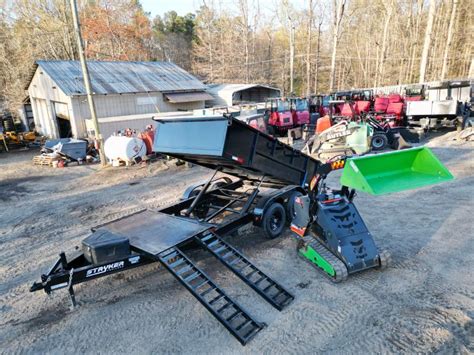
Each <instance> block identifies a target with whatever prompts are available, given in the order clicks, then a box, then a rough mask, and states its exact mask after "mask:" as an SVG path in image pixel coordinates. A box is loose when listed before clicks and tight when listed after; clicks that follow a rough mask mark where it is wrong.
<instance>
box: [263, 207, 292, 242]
mask: <svg viewBox="0 0 474 355" xmlns="http://www.w3.org/2000/svg"><path fill="white" fill-rule="evenodd" d="M285 223H286V211H285V208H284V207H283V205H282V204H281V203H279V202H274V203H273V204H271V205H270V206H269V207H268V208H267V209H266V211H265V213H264V214H263V219H262V227H263V232H264V233H265V236H266V237H267V238H268V239H275V238H277V237H278V236H280V234H281V233H282V232H283V229H284V228H285Z"/></svg>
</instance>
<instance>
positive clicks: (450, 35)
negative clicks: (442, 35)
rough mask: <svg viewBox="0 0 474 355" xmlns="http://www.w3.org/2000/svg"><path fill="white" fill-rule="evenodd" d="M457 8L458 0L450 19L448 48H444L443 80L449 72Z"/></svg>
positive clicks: (455, 0)
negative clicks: (449, 57) (449, 58)
mask: <svg viewBox="0 0 474 355" xmlns="http://www.w3.org/2000/svg"><path fill="white" fill-rule="evenodd" d="M457 6H458V0H453V5H452V8H451V17H450V19H449V27H448V35H447V40H446V47H444V56H443V68H442V69H441V80H443V79H444V78H445V77H446V73H447V72H448V55H449V49H450V48H451V43H452V41H453V32H454V25H455V23H456V9H457Z"/></svg>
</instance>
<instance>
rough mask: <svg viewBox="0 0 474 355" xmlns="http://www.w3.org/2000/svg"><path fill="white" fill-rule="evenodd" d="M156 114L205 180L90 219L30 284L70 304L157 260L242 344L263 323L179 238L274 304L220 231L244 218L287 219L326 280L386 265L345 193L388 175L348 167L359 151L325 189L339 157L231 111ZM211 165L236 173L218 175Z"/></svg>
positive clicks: (158, 143)
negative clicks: (69, 253) (136, 207)
mask: <svg viewBox="0 0 474 355" xmlns="http://www.w3.org/2000/svg"><path fill="white" fill-rule="evenodd" d="M157 122H158V127H157V134H156V136H155V142H154V150H155V151H156V152H160V153H163V154H167V155H170V156H173V157H176V158H178V159H181V160H184V161H188V162H190V163H193V164H198V165H201V166H204V167H207V168H210V169H213V170H214V171H215V172H214V174H213V176H212V177H211V178H210V179H209V180H208V181H207V182H206V183H204V184H198V185H193V186H190V187H189V188H188V189H187V190H186V191H185V193H184V196H183V199H182V200H181V201H180V202H178V203H175V204H172V205H170V206H167V207H165V208H162V209H160V210H156V211H154V210H143V211H140V212H137V213H135V214H132V215H130V216H126V217H123V218H120V219H118V220H115V221H112V222H110V223H107V224H104V225H101V226H99V227H96V228H94V229H93V230H92V232H93V233H92V234H91V235H90V236H89V237H87V238H85V239H84V240H83V242H82V253H80V254H79V255H78V256H76V257H71V258H66V255H65V254H64V253H61V254H60V257H59V259H58V260H57V262H56V263H55V264H54V265H53V267H52V268H51V269H50V270H49V271H48V272H47V273H46V274H43V275H42V276H41V281H40V282H35V283H34V284H33V285H32V287H31V289H30V291H38V290H44V291H45V292H46V293H51V292H52V291H54V290H57V289H61V288H67V289H68V291H69V294H70V296H71V301H72V303H73V305H74V304H75V295H74V285H76V284H79V283H82V282H85V281H89V280H92V279H94V278H98V277H102V276H106V275H110V274H113V273H116V272H120V271H124V270H128V269H131V268H135V267H139V266H143V265H146V264H149V263H152V262H160V263H161V264H162V265H163V266H164V267H165V268H166V269H167V270H168V271H169V272H170V273H171V274H172V275H173V276H174V277H175V278H176V279H177V280H178V281H179V282H180V283H181V284H182V285H183V286H184V287H185V288H186V289H187V290H188V291H189V292H190V293H191V294H192V295H193V296H194V297H195V298H196V299H197V300H198V301H199V302H200V303H201V304H202V305H203V306H205V307H206V308H207V309H208V310H209V312H211V314H212V315H213V316H214V317H215V318H216V319H217V320H218V321H219V322H221V323H222V324H223V325H224V326H225V327H226V328H227V329H228V330H229V331H230V332H231V333H232V334H233V335H234V336H235V337H236V338H237V339H238V340H239V341H240V342H241V343H242V344H246V343H247V342H248V341H249V340H250V339H251V338H252V337H253V336H255V335H256V334H257V333H258V332H259V331H260V330H261V329H262V328H263V327H264V324H263V323H260V322H258V321H257V320H255V319H253V318H252V316H250V315H249V313H248V312H247V311H246V310H245V309H244V308H243V307H241V306H240V305H239V304H238V303H237V302H235V301H233V300H232V299H231V298H230V297H229V296H228V295H227V294H226V293H225V292H224V291H223V290H222V289H220V288H219V286H218V285H217V284H216V283H215V282H213V281H212V280H211V279H210V277H209V276H208V275H206V274H205V273H204V272H203V271H202V270H200V269H199V268H198V267H197V266H196V265H195V264H194V263H193V262H192V260H191V259H190V258H189V256H187V254H186V251H187V249H188V247H190V246H192V245H198V246H200V247H202V248H203V249H204V250H206V251H208V252H209V253H211V254H212V255H214V256H215V257H216V258H217V259H218V260H219V261H220V262H221V263H223V264H224V265H225V266H226V267H227V268H228V269H230V270H231V271H232V272H234V273H235V274H236V275H237V276H238V277H239V278H240V279H241V280H243V281H244V282H245V283H246V284H247V285H249V286H250V287H251V288H252V289H253V290H254V291H255V292H257V293H258V294H259V295H260V296H261V297H263V298H264V299H265V300H266V301H267V302H269V303H270V304H271V305H272V306H273V307H275V308H276V309H278V310H282V309H283V308H285V307H286V306H287V305H288V304H289V303H290V302H291V301H292V300H293V299H294V297H293V295H292V294H290V293H289V292H288V291H287V290H286V289H285V288H284V286H282V285H280V284H279V283H277V282H276V281H274V280H273V279H271V278H270V276H268V275H267V274H266V273H264V272H263V271H261V270H260V269H259V268H258V267H257V266H256V265H254V264H252V263H251V261H250V260H249V259H248V258H246V257H245V256H244V255H243V254H242V253H241V252H239V251H238V250H237V249H235V248H234V247H232V246H231V245H230V244H229V243H228V242H227V241H225V240H224V237H226V236H228V235H230V234H232V233H233V232H235V231H237V230H238V229H239V228H240V227H242V226H244V225H247V224H249V223H253V224H254V225H256V226H258V227H261V228H262V229H263V231H264V233H265V235H266V236H267V237H269V238H276V237H278V236H279V235H280V234H281V233H282V231H283V230H284V227H285V225H288V224H290V223H291V229H292V230H293V231H294V232H295V233H296V235H297V236H298V237H297V238H298V250H299V253H300V255H301V256H303V257H304V258H305V259H306V260H308V261H310V262H311V263H312V264H313V265H314V266H316V267H317V268H318V269H320V270H322V271H323V272H324V273H325V274H326V275H327V276H329V277H330V278H331V279H332V280H333V281H341V280H343V279H345V278H346V277H347V275H348V274H352V273H355V272H358V271H361V270H365V269H368V268H373V267H383V266H385V263H386V261H387V260H388V255H387V254H386V253H385V252H379V251H378V250H377V248H376V247H375V243H374V241H373V239H372V236H371V234H370V233H369V232H368V230H367V228H366V226H365V224H364V223H363V221H362V218H361V217H360V215H359V214H358V212H357V209H356V208H355V206H354V205H353V203H352V199H353V197H354V195H355V191H354V190H350V189H349V188H348V187H347V186H350V185H351V180H354V181H355V185H356V186H357V187H359V188H360V189H362V190H364V191H368V192H374V191H372V190H371V189H372V188H374V189H376V191H375V193H378V191H379V190H380V189H381V185H383V179H384V177H390V176H391V175H390V171H384V172H383V174H382V178H380V177H378V176H376V175H375V176H374V172H373V170H371V169H370V167H369V168H367V167H366V166H364V162H360V166H359V168H360V171H365V174H366V175H365V176H357V173H358V171H359V168H358V167H357V166H356V165H357V164H358V161H357V160H355V159H353V160H350V161H349V163H350V165H351V166H352V165H354V167H352V170H349V171H347V174H346V170H345V171H344V174H346V175H347V176H349V177H350V179H349V182H347V183H346V184H345V185H346V187H344V186H343V187H342V188H341V189H340V190H329V189H327V188H326V186H325V183H324V179H325V177H326V176H327V174H328V173H329V172H331V171H332V170H334V169H340V168H342V167H344V166H345V165H347V164H345V162H346V160H345V159H341V160H338V161H333V162H329V163H326V164H321V163H320V162H319V161H318V160H316V159H313V158H311V157H309V156H308V155H305V154H303V153H301V152H300V151H298V150H295V149H293V148H291V147H290V146H287V145H285V144H283V143H281V142H280V141H278V140H277V139H275V138H273V137H272V136H269V135H267V134H265V133H262V132H260V131H258V130H257V129H254V128H252V127H250V126H248V125H246V124H245V123H243V122H241V121H239V120H236V119H234V118H231V117H222V116H220V117H205V118H196V117H188V118H174V119H160V120H157ZM421 149H422V150H423V149H425V148H421ZM397 153H402V152H397ZM422 153H423V152H422V151H420V152H418V151H413V150H412V152H411V153H410V156H409V157H408V158H405V161H403V159H402V160H400V159H398V160H396V162H395V167H393V166H392V167H390V166H389V165H390V164H385V166H387V167H388V168H391V169H392V170H394V171H395V173H394V174H395V175H394V176H396V177H397V178H403V174H404V173H405V171H406V166H407V164H411V163H413V160H416V158H417V157H418V156H419V155H420V154H422ZM402 154H403V157H405V156H406V154H405V153H402ZM428 157H429V155H428ZM379 159H380V158H379ZM383 159H385V158H382V160H383ZM375 163H376V161H375ZM372 165H373V164H372ZM415 165H416V164H415ZM388 168H387V169H388ZM397 169H399V170H397ZM400 169H402V170H400ZM403 169H405V170H403ZM433 169H435V165H433ZM422 170H423V171H422V174H418V173H417V172H416V171H414V172H411V175H410V178H411V179H412V180H413V181H415V182H416V183H417V184H418V185H417V186H421V185H422V184H423V181H424V180H423V179H424V178H425V176H427V175H429V172H428V171H426V169H422ZM439 170H440V169H438V170H437V171H436V172H434V177H433V176H432V175H429V176H430V178H431V180H430V183H433V182H439V181H440V180H441V179H442V178H443V176H444V175H442V174H441V172H440V171H439ZM217 173H226V174H229V175H231V176H233V177H235V178H238V179H237V180H231V179H230V178H228V177H220V176H217ZM344 174H343V177H344ZM351 174H352V175H351ZM396 174H398V175H396ZM447 174H449V172H448V173H447ZM364 177H365V178H367V179H366V180H364ZM346 180H347V179H346ZM356 186H354V187H356ZM377 189H378V190H377Z"/></svg>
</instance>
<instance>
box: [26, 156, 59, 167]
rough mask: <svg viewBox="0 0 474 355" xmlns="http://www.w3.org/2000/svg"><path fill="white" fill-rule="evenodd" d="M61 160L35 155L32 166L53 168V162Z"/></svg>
mask: <svg viewBox="0 0 474 355" xmlns="http://www.w3.org/2000/svg"><path fill="white" fill-rule="evenodd" d="M59 160H63V159H62V158H61V157H52V156H49V155H37V156H35V157H33V164H34V165H41V166H53V165H54V164H53V162H55V161H59Z"/></svg>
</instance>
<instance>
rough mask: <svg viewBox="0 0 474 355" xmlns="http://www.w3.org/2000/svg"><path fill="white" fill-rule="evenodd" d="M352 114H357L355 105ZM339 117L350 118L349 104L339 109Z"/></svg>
mask: <svg viewBox="0 0 474 355" xmlns="http://www.w3.org/2000/svg"><path fill="white" fill-rule="evenodd" d="M354 113H355V114H358V113H359V112H357V105H354ZM341 115H342V116H345V117H352V110H351V105H349V104H344V105H343V106H342V109H341Z"/></svg>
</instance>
